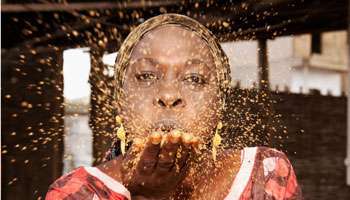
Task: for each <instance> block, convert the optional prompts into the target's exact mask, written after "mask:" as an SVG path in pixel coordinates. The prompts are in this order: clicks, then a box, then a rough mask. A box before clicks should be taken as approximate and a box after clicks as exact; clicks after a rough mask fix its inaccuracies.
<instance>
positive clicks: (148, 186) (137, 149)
mask: <svg viewBox="0 0 350 200" xmlns="http://www.w3.org/2000/svg"><path fill="white" fill-rule="evenodd" d="M197 143H198V139H197V138H195V137H192V136H191V135H190V134H181V133H179V132H175V131H173V132H172V133H169V134H165V135H162V134H161V133H159V132H155V133H153V134H151V135H150V136H149V137H148V138H147V141H146V142H145V143H142V142H139V141H137V140H134V142H133V146H132V147H131V150H130V151H129V152H127V154H126V155H125V158H124V159H123V167H122V175H123V177H122V179H123V183H124V184H125V185H126V186H127V188H128V189H129V191H130V192H131V194H132V196H142V197H146V198H151V199H158V198H164V197H168V196H170V195H171V194H172V193H173V192H174V191H175V189H176V186H178V184H179V183H181V181H182V180H183V179H184V177H185V175H186V173H187V170H188V168H189V161H190V159H191V155H192V153H193V145H197Z"/></svg>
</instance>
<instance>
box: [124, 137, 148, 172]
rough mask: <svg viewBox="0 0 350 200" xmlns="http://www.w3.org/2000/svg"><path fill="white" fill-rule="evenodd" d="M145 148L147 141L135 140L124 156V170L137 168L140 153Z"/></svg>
mask: <svg viewBox="0 0 350 200" xmlns="http://www.w3.org/2000/svg"><path fill="white" fill-rule="evenodd" d="M144 146H145V141H144V140H142V139H139V138H135V139H133V141H132V145H131V147H130V148H129V149H128V151H127V152H126V154H125V155H124V156H123V163H122V167H123V168H122V169H123V170H130V169H132V168H134V167H135V166H136V164H137V163H138V161H139V158H140V152H141V151H142V149H143V148H144Z"/></svg>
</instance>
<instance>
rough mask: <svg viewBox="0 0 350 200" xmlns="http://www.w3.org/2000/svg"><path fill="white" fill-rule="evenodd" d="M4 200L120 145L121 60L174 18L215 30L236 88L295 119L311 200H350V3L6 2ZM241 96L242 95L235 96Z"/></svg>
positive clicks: (296, 161) (31, 194) (42, 186)
mask: <svg viewBox="0 0 350 200" xmlns="http://www.w3.org/2000/svg"><path fill="white" fill-rule="evenodd" d="M1 7H2V8H1V86H2V87H1V88H2V89H1V102H2V104H1V115H2V120H1V152H2V153H1V198H2V199H43V198H44V197H45V193H46V191H47V189H48V186H49V185H50V184H51V183H52V182H53V181H54V180H55V179H56V178H58V177H59V176H61V175H62V174H64V173H67V172H69V171H71V170H72V169H74V168H76V167H78V166H82V165H83V166H91V165H94V164H98V163H99V162H101V159H102V158H103V157H104V154H105V152H106V151H107V149H108V147H109V145H110V143H111V135H113V132H112V130H113V127H111V124H110V123H111V121H110V120H113V119H112V117H111V116H112V108H111V100H110V97H111V94H112V88H113V74H114V69H113V65H114V61H115V58H116V55H117V52H118V48H119V47H120V45H121V43H122V42H123V40H124V39H125V37H126V36H127V34H128V33H129V32H130V31H131V30H132V29H133V28H134V27H136V26H137V25H138V24H140V23H142V22H144V21H145V20H147V19H148V18H150V17H152V16H156V15H159V14H162V13H179V14H184V15H187V16H189V17H192V18H194V19H196V20H198V21H199V22H201V23H202V24H203V25H205V26H206V27H208V28H209V29H210V30H211V31H212V32H213V33H214V34H215V35H216V36H217V38H218V39H219V41H220V44H221V45H222V48H223V49H224V51H225V52H226V54H227V55H228V57H229V60H230V64H231V75H232V77H233V81H232V86H233V90H234V91H235V92H233V93H232V95H237V93H244V92H246V91H255V92H256V91H258V92H259V91H264V92H265V93H268V94H269V96H271V99H272V101H273V109H274V112H276V113H277V114H278V116H279V118H280V120H281V123H282V124H283V130H285V132H284V131H283V133H281V134H280V135H279V137H281V138H282V139H281V141H279V142H274V143H272V144H271V145H272V146H275V147H276V148H279V149H282V150H283V151H285V152H286V153H287V155H288V157H289V158H290V160H291V162H292V164H293V166H294V168H295V171H296V174H297V177H298V180H299V182H300V185H301V187H302V191H303V194H304V197H305V199H349V198H350V160H349V159H350V128H349V127H350V119H349V118H350V117H349V115H350V109H349V107H350V101H349V99H348V98H347V97H348V95H349V94H350V92H349V90H350V86H349V85H350V64H349V63H350V43H349V37H350V27H349V21H350V15H349V13H350V5H349V2H348V0H337V1H327V0H231V1H221V0H219V1H213V0H207V1H204V0H201V1H195V0H191V1H187V0H168V1H156V0H153V1H144V0H143V1H137V0H129V1H124V0H120V1H117V0H113V1H112V0H111V1H91V0H86V1H83V0H67V1H66V0H56V1H55V0H33V1H29V0H26V1H24V0H3V1H2V2H1ZM232 98H234V97H232Z"/></svg>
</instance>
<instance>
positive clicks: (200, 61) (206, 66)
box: [186, 58, 210, 70]
mask: <svg viewBox="0 0 350 200" xmlns="http://www.w3.org/2000/svg"><path fill="white" fill-rule="evenodd" d="M191 64H197V65H198V64H199V65H204V67H205V68H207V69H208V70H210V67H209V66H208V65H207V64H206V63H205V61H203V60H202V59H198V58H191V59H188V60H187V61H186V65H191Z"/></svg>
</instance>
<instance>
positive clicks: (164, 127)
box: [153, 119, 179, 132]
mask: <svg viewBox="0 0 350 200" xmlns="http://www.w3.org/2000/svg"><path fill="white" fill-rule="evenodd" d="M178 128H179V125H178V123H177V121H176V120H173V119H162V120H159V121H157V122H156V123H154V125H153V130H156V131H163V132H170V131H171V130H174V129H178Z"/></svg>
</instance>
